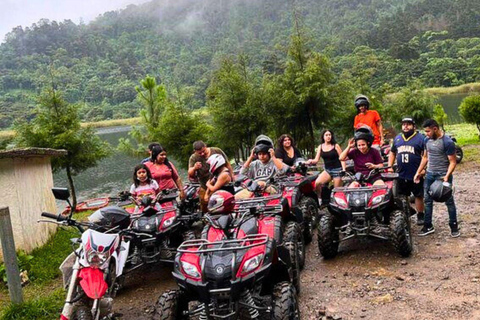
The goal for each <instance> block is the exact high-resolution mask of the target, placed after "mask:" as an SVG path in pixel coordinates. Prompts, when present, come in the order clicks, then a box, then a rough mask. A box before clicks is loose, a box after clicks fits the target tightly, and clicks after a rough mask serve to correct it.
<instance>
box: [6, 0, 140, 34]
mask: <svg viewBox="0 0 480 320" xmlns="http://www.w3.org/2000/svg"><path fill="white" fill-rule="evenodd" d="M147 1H149V0H101V1H100V0H81V1H79V0H0V8H2V10H0V40H1V41H3V39H4V37H5V34H7V33H8V32H10V31H12V29H13V28H15V27H17V26H20V25H21V26H22V27H24V28H25V27H29V26H30V25H32V24H33V23H36V22H38V21H39V20H40V19H43V18H46V19H49V20H56V21H63V20H65V19H70V20H72V21H73V22H75V23H79V22H80V20H83V21H84V22H88V21H90V20H92V19H94V18H96V17H97V16H98V15H100V14H102V13H104V12H106V11H112V10H118V9H122V8H125V7H126V6H128V5H129V4H141V3H145V2H147Z"/></svg>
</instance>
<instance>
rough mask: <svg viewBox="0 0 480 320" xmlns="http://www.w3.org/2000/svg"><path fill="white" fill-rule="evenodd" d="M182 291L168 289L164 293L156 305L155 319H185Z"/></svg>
mask: <svg viewBox="0 0 480 320" xmlns="http://www.w3.org/2000/svg"><path fill="white" fill-rule="evenodd" d="M182 311H183V310H182V307H181V302H180V291H179V290H168V291H165V292H164V293H162V295H161V296H160V298H158V301H157V304H156V305H155V313H154V316H153V319H154V320H176V319H183V312H182Z"/></svg>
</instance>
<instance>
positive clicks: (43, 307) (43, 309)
mask: <svg viewBox="0 0 480 320" xmlns="http://www.w3.org/2000/svg"><path fill="white" fill-rule="evenodd" d="M64 298H65V292H64V290H63V289H61V288H60V289H56V290H55V291H53V292H51V293H49V294H42V295H40V296H38V297H36V298H34V299H32V300H28V301H26V302H24V303H22V304H10V305H9V306H7V307H6V308H5V309H4V310H3V313H2V314H1V317H0V320H34V319H35V320H51V319H55V318H58V317H59V315H60V310H61V308H62V306H63V303H64Z"/></svg>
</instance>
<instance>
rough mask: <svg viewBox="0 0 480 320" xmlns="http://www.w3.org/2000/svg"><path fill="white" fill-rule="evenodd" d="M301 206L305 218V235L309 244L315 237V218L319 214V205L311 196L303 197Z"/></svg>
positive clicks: (306, 242)
mask: <svg viewBox="0 0 480 320" xmlns="http://www.w3.org/2000/svg"><path fill="white" fill-rule="evenodd" d="M299 208H300V210H302V212H303V219H304V221H305V228H304V230H303V237H304V239H305V244H309V243H310V242H312V239H313V230H314V226H313V224H314V220H315V218H316V217H317V216H318V205H317V203H316V202H315V200H314V199H312V198H310V197H303V198H302V199H301V200H300V203H299Z"/></svg>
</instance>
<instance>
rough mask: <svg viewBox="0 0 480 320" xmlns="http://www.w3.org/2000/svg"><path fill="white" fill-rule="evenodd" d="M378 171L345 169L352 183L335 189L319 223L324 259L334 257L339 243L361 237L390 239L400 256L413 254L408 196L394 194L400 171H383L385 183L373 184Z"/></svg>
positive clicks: (321, 251)
mask: <svg viewBox="0 0 480 320" xmlns="http://www.w3.org/2000/svg"><path fill="white" fill-rule="evenodd" d="M382 169H388V167H385V168H382ZM379 172H380V170H379V169H373V170H371V171H370V173H369V174H368V176H366V177H365V176H364V175H363V174H362V173H356V174H355V175H353V174H351V173H349V172H344V175H345V178H346V179H345V180H347V182H353V183H352V185H350V186H348V187H340V188H334V189H333V191H332V196H331V201H330V205H329V207H328V210H329V212H328V213H326V214H325V215H324V216H322V218H321V219H320V223H319V225H318V248H319V251H320V253H321V254H322V256H323V257H324V258H326V259H329V258H333V257H335V256H336V255H337V252H338V247H339V244H340V242H343V241H346V240H348V239H351V238H354V237H359V236H371V237H375V238H380V239H384V240H390V241H391V242H392V244H393V246H394V248H395V249H396V251H397V252H398V253H399V254H400V255H402V256H404V257H406V256H409V255H410V254H411V252H412V250H413V238H412V232H411V225H410V208H409V205H408V203H406V199H404V198H396V197H395V195H396V192H395V188H396V183H395V179H397V178H398V174H397V173H381V177H382V179H383V180H384V181H385V185H378V186H377V185H372V184H370V183H369V182H368V181H369V180H370V177H371V176H373V175H375V174H378V173H379Z"/></svg>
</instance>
